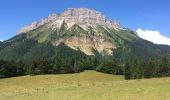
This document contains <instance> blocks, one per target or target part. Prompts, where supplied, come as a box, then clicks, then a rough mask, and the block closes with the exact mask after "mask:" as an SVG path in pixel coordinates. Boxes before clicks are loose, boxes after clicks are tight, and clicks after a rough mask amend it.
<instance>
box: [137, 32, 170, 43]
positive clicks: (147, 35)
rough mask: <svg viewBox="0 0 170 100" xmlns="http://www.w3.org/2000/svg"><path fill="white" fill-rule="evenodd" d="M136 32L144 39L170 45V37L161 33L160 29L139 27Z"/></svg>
mask: <svg viewBox="0 0 170 100" xmlns="http://www.w3.org/2000/svg"><path fill="white" fill-rule="evenodd" d="M136 33H137V35H138V36H139V37H141V38H142V39H145V40H148V41H151V42H153V43H155V44H164V45H170V39H169V38H167V37H165V36H163V35H161V34H160V32H159V31H152V30H142V29H138V30H137V31H136Z"/></svg>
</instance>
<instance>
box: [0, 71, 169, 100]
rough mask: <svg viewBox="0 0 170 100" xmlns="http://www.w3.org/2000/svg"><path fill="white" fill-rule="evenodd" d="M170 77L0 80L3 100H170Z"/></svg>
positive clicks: (93, 74) (78, 75)
mask: <svg viewBox="0 0 170 100" xmlns="http://www.w3.org/2000/svg"><path fill="white" fill-rule="evenodd" d="M169 97H170V78H157V79H143V80H130V81H126V80H124V79H123V76H115V75H108V74H103V73H99V72H95V71H85V72H82V73H76V74H60V75H39V76H23V77H15V78H7V79H1V80H0V100H169Z"/></svg>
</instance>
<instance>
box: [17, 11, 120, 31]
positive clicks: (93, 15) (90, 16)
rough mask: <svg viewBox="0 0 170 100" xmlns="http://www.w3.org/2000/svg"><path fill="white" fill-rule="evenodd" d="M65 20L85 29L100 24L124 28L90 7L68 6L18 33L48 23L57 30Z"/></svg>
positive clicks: (69, 23)
mask: <svg viewBox="0 0 170 100" xmlns="http://www.w3.org/2000/svg"><path fill="white" fill-rule="evenodd" d="M63 21H65V22H66V23H67V24H68V26H69V28H70V27H71V26H72V25H74V24H78V25H80V26H81V27H83V28H85V29H86V28H87V27H88V26H91V25H95V24H99V25H102V26H107V27H109V28H114V29H123V27H122V26H121V25H120V23H119V22H117V21H111V20H108V19H106V17H105V16H104V15H102V13H100V12H99V11H96V10H93V9H89V8H68V9H67V10H65V11H64V12H63V13H60V14H55V13H53V14H50V15H49V16H48V17H47V18H43V19H41V20H40V21H36V22H33V23H31V24H29V25H27V26H24V27H22V28H21V29H20V30H19V31H18V32H17V34H22V33H26V32H28V31H31V30H33V29H36V28H38V27H40V26H42V25H44V24H47V23H50V25H49V27H52V28H53V30H55V29H56V28H59V27H60V25H61V24H62V23H63ZM84 25H85V26H84Z"/></svg>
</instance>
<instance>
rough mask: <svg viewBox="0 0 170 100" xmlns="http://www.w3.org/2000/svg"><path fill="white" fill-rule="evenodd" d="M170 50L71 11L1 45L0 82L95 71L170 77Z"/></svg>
mask: <svg viewBox="0 0 170 100" xmlns="http://www.w3.org/2000/svg"><path fill="white" fill-rule="evenodd" d="M169 59H170V47H169V46H166V45H157V44H153V43H152V42H149V41H146V40H143V39H141V38H139V37H138V36H137V35H136V33H135V32H133V31H132V30H130V29H127V28H124V27H123V25H121V24H120V23H119V22H118V21H115V20H110V19H108V18H106V17H105V16H104V15H103V14H102V13H100V12H98V11H96V10H93V9H88V8H69V9H67V10H65V11H64V12H63V13H60V14H50V15H49V16H48V17H47V18H43V19H41V20H39V21H36V22H33V23H31V24H29V25H27V26H25V27H22V28H21V29H20V31H19V32H18V33H17V35H16V36H14V37H12V38H10V39H8V40H6V41H3V42H0V70H1V71H0V78H5V77H12V76H20V75H30V74H34V75H37V74H38V75H39V74H58V73H60V74H61V73H74V72H81V71H84V70H87V69H88V70H97V71H99V72H103V73H109V74H114V75H124V74H125V73H126V76H128V78H127V79H136V78H151V77H163V76H170V60H169Z"/></svg>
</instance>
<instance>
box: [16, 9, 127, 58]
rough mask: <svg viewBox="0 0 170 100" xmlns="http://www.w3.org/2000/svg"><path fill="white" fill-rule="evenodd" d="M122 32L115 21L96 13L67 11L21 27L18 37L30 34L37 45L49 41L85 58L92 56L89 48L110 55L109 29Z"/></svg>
mask: <svg viewBox="0 0 170 100" xmlns="http://www.w3.org/2000/svg"><path fill="white" fill-rule="evenodd" d="M40 26H42V27H40ZM43 26H45V27H43ZM34 29H36V30H34ZM122 29H124V28H123V27H122V26H121V25H120V24H119V23H118V22H117V21H111V20H108V19H107V18H106V17H105V16H104V15H102V14H101V13H100V12H98V11H95V10H92V9H87V8H69V9H67V10H66V11H64V12H63V13H61V14H51V15H49V16H48V17H47V18H45V19H42V20H40V21H38V22H33V23H32V24H30V25H28V26H25V27H23V28H21V30H20V31H19V32H18V33H17V34H18V35H19V34H24V33H25V34H29V37H32V38H36V39H37V40H39V41H40V42H44V41H50V42H52V43H53V44H54V45H56V46H57V45H59V44H60V43H65V44H66V45H68V46H69V47H71V48H73V49H80V50H81V51H83V52H84V53H86V54H88V55H92V54H93V52H92V49H95V50H97V51H98V52H100V53H105V54H108V55H111V54H112V49H113V48H116V47H117V45H116V44H115V43H113V41H114V39H113V36H112V35H113V34H114V33H113V32H112V30H115V31H119V30H122ZM47 30H48V31H47Z"/></svg>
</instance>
